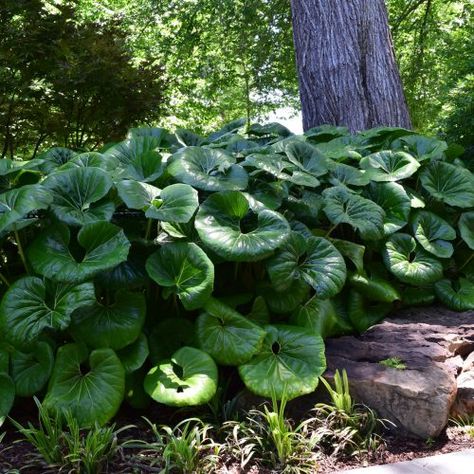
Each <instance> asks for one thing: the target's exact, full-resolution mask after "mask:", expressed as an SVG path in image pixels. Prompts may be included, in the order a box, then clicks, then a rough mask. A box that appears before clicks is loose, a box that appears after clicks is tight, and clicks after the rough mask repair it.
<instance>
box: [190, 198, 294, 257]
mask: <svg viewBox="0 0 474 474" xmlns="http://www.w3.org/2000/svg"><path fill="white" fill-rule="evenodd" d="M195 226H196V229H197V231H198V233H199V237H200V238H201V240H202V242H203V243H204V244H205V245H207V246H208V247H209V248H210V249H211V250H213V251H214V252H215V253H216V254H218V255H219V256H221V257H223V258H226V259H227V260H231V261H246V260H247V261H249V260H250V261H253V260H258V259H261V258H265V257H267V256H268V255H270V254H271V253H272V252H273V250H275V249H276V248H277V247H279V246H280V245H282V244H283V243H284V242H285V241H286V239H287V238H288V236H289V233H290V226H289V224H288V222H287V221H286V219H285V218H284V217H283V216H282V215H281V214H279V213H277V212H275V211H270V210H262V211H260V212H257V213H252V212H250V211H249V203H248V201H247V199H246V198H245V196H244V195H243V194H242V193H239V192H236V191H228V192H220V193H214V194H212V195H211V196H209V197H208V198H207V199H206V200H205V201H204V202H203V203H202V204H201V206H200V208H199V211H198V213H197V215H196V218H195Z"/></svg>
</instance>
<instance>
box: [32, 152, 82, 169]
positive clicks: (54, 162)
mask: <svg viewBox="0 0 474 474" xmlns="http://www.w3.org/2000/svg"><path fill="white" fill-rule="evenodd" d="M76 155H77V153H76V152H75V151H73V150H69V149H68V148H62V147H54V148H50V149H49V150H48V151H46V152H44V153H41V155H39V156H38V158H37V160H38V161H39V162H40V163H41V165H40V169H41V171H43V172H44V173H46V174H49V173H51V172H52V171H54V170H55V169H56V168H58V167H59V166H62V165H64V164H65V163H67V162H68V161H69V160H71V159H72V158H74V157H75V156H76Z"/></svg>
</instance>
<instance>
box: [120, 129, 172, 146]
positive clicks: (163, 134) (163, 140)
mask: <svg viewBox="0 0 474 474" xmlns="http://www.w3.org/2000/svg"><path fill="white" fill-rule="evenodd" d="M139 137H150V138H152V139H153V140H154V142H155V146H157V147H159V148H164V149H167V148H171V147H172V146H177V145H178V142H177V140H176V138H175V136H174V135H173V134H172V133H170V132H169V131H168V130H166V129H165V128H160V127H137V128H131V129H130V130H129V131H128V134H127V138H139Z"/></svg>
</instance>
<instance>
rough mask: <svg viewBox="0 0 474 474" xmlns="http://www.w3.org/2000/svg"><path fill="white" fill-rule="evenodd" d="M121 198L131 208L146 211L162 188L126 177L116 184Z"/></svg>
mask: <svg viewBox="0 0 474 474" xmlns="http://www.w3.org/2000/svg"><path fill="white" fill-rule="evenodd" d="M116 188H117V192H118V195H119V197H120V199H121V200H122V201H123V202H124V203H125V205H126V206H127V207H128V208H129V209H139V210H141V211H146V210H147V209H148V208H149V207H150V205H151V203H152V201H153V200H154V199H157V198H158V197H159V195H160V193H161V189H160V188H157V187H156V186H153V185H151V184H147V183H141V182H140V181H135V180H133V179H124V180H122V181H119V182H118V183H117V184H116Z"/></svg>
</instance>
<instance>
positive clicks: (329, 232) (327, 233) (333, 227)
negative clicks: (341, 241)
mask: <svg viewBox="0 0 474 474" xmlns="http://www.w3.org/2000/svg"><path fill="white" fill-rule="evenodd" d="M336 227H337V224H334V225H333V226H332V227H331V228H330V229H329V230H328V231H327V232H326V235H325V237H326V238H328V237H329V236H330V235H331V234H332V233H333V232H334V229H335V228H336Z"/></svg>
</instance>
